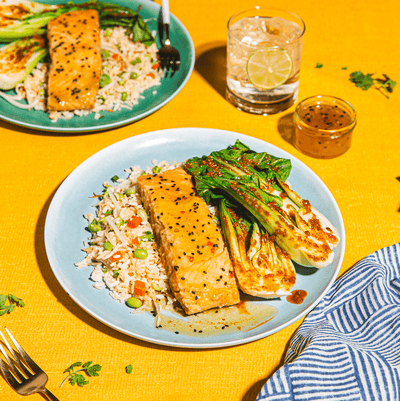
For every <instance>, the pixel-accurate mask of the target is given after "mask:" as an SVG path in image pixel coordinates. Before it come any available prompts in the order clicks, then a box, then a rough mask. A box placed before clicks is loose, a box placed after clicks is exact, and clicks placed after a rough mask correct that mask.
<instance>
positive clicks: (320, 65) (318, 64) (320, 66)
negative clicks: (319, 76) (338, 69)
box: [315, 63, 324, 68]
mask: <svg viewBox="0 0 400 401" xmlns="http://www.w3.org/2000/svg"><path fill="white" fill-rule="evenodd" d="M323 66H324V65H323V64H321V63H317V65H316V66H315V68H322V67H323Z"/></svg>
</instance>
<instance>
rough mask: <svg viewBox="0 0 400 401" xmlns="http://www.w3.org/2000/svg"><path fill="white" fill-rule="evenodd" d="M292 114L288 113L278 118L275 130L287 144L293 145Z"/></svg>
mask: <svg viewBox="0 0 400 401" xmlns="http://www.w3.org/2000/svg"><path fill="white" fill-rule="evenodd" d="M293 114H294V113H289V114H285V115H284V116H282V117H280V118H279V120H278V123H277V129H278V132H279V134H280V136H281V137H282V139H283V140H285V141H286V142H287V143H290V144H291V145H293V137H294V123H293Z"/></svg>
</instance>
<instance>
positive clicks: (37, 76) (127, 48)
mask: <svg viewBox="0 0 400 401" xmlns="http://www.w3.org/2000/svg"><path fill="white" fill-rule="evenodd" d="M131 36H132V34H130V35H127V34H126V30H125V28H123V27H115V28H113V29H111V28H108V29H103V30H101V41H102V43H101V49H102V62H103V63H102V78H101V79H100V88H99V91H98V93H97V97H96V102H95V106H94V108H93V109H92V110H72V111H51V112H48V110H47V105H46V102H47V74H48V70H49V64H48V63H46V62H44V63H39V64H38V65H37V66H36V68H35V69H34V70H33V71H32V73H31V74H30V75H29V76H28V77H27V78H26V79H25V81H24V82H23V83H21V84H19V85H18V86H17V87H16V93H17V95H16V96H13V97H11V96H8V95H7V97H6V99H7V100H9V101H10V102H11V103H12V104H14V105H16V106H18V103H17V102H15V101H16V100H24V99H25V100H26V101H27V102H28V105H26V106H25V105H24V107H23V108H29V107H30V108H33V109H35V110H42V111H45V112H48V113H49V117H50V119H51V120H52V121H53V122H56V121H57V120H58V119H70V118H72V117H73V116H86V115H89V114H90V113H94V118H95V119H99V118H101V113H100V112H102V111H103V112H104V111H107V112H115V111H118V110H121V109H132V107H133V106H135V105H136V104H138V103H139V101H140V99H142V98H144V97H143V95H142V93H143V91H145V90H146V89H149V88H151V87H154V86H157V85H160V80H161V77H162V76H163V71H162V70H161V69H160V68H159V64H158V60H157V51H158V49H157V46H156V44H155V43H153V44H152V45H151V46H146V45H144V44H143V43H141V42H133V41H132V40H131ZM156 94H157V91H156V90H155V91H153V95H156Z"/></svg>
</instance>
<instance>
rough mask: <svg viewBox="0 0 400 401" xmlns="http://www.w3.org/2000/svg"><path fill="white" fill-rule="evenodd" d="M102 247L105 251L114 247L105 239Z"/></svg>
mask: <svg viewBox="0 0 400 401" xmlns="http://www.w3.org/2000/svg"><path fill="white" fill-rule="evenodd" d="M103 248H104V249H105V250H106V251H112V250H113V248H114V247H113V245H112V243H111V242H108V241H106V242H105V243H104V244H103Z"/></svg>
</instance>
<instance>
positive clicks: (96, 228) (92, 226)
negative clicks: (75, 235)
mask: <svg viewBox="0 0 400 401" xmlns="http://www.w3.org/2000/svg"><path fill="white" fill-rule="evenodd" d="M88 229H89V231H91V232H92V233H97V232H98V231H101V227H100V226H99V224H98V222H97V220H96V219H93V220H92V222H91V223H90V224H89V225H88Z"/></svg>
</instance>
